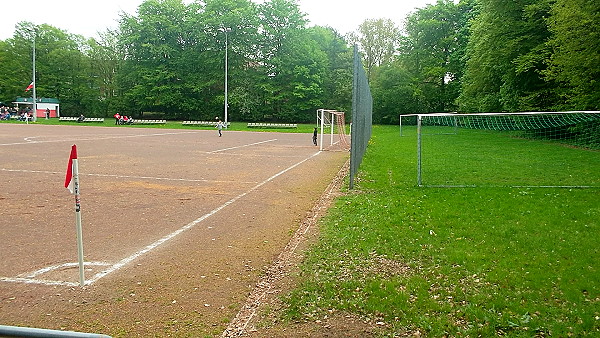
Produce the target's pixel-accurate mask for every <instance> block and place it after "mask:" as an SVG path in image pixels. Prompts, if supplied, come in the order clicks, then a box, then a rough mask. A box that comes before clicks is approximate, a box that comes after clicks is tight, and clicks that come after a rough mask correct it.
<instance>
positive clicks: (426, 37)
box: [400, 0, 474, 112]
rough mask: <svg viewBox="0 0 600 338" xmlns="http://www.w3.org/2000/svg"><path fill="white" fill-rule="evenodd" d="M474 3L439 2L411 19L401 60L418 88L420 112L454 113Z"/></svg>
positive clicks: (413, 14)
mask: <svg viewBox="0 0 600 338" xmlns="http://www.w3.org/2000/svg"><path fill="white" fill-rule="evenodd" d="M473 6H474V4H473V1H462V2H460V3H459V4H455V3H454V2H453V1H451V0H439V1H438V2H437V3H436V4H435V5H428V6H426V7H425V8H422V9H419V10H417V11H416V12H414V13H412V14H411V15H409V16H408V18H407V20H406V28H405V29H406V33H407V35H406V36H405V37H404V38H403V41H402V47H401V49H400V51H401V54H400V60H402V62H403V64H404V66H405V67H406V68H407V69H408V70H410V72H411V73H412V74H413V76H414V79H413V81H414V82H415V85H416V86H417V87H418V91H417V92H416V94H417V95H416V97H417V98H418V99H419V102H420V104H419V107H418V111H420V112H445V111H451V110H455V109H456V106H455V104H454V102H455V100H456V98H457V96H458V93H459V89H460V78H461V76H462V69H463V68H464V64H463V55H464V51H465V47H466V42H467V37H465V32H466V27H467V25H468V22H469V19H470V17H471V16H472V9H473Z"/></svg>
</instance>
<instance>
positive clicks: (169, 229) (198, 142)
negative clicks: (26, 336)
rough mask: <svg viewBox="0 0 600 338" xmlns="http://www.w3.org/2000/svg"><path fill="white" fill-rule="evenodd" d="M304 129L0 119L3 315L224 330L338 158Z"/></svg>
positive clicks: (164, 332) (197, 332) (131, 332)
mask: <svg viewBox="0 0 600 338" xmlns="http://www.w3.org/2000/svg"><path fill="white" fill-rule="evenodd" d="M311 136H312V135H310V134H283V133H263V132H231V131H225V132H224V135H223V137H218V134H217V131H216V130H201V131H196V130H175V129H173V130H169V129H154V128H152V129H142V128H127V127H114V128H112V127H92V126H48V125H45V126H44V125H17V124H0V239H1V241H0V255H1V257H2V259H1V260H0V324H1V325H14V326H28V327H39V328H46V329H58V330H71V331H83V332H95V333H102V334H107V335H112V336H122V337H129V336H140V337H141V336H190V337H192V336H193V337H196V336H218V335H221V333H222V332H223V331H224V329H225V328H226V327H227V325H228V323H229V322H230V321H231V320H232V319H233V318H234V317H235V316H236V314H237V312H238V311H239V310H240V308H241V307H242V305H243V304H244V302H245V301H246V298H247V297H248V295H249V293H250V292H251V290H253V288H254V286H255V285H256V283H257V282H258V281H259V279H260V277H261V275H262V274H263V273H264V272H265V271H266V269H267V268H268V266H270V265H271V263H272V262H273V261H274V259H275V258H276V257H277V256H278V254H279V253H280V252H281V251H282V250H283V248H284V247H285V246H286V244H287V242H288V241H289V240H290V238H291V237H292V235H293V234H294V232H295V231H296V229H297V228H298V226H299V224H300V223H301V222H302V221H303V219H305V218H306V217H307V214H308V213H309V212H310V211H311V208H312V207H313V205H314V204H315V203H316V202H317V200H318V199H319V197H320V195H321V194H322V193H323V191H324V190H325V188H326V187H327V186H328V184H329V182H331V180H332V179H333V177H334V176H335V175H336V174H337V173H338V171H339V170H340V168H341V167H342V166H343V164H344V162H345V161H346V160H347V158H348V153H347V152H339V151H337V152H336V151H325V152H319V151H318V148H317V147H315V146H314V145H312V140H311ZM73 144H76V145H77V148H78V153H79V171H80V186H81V216H82V223H83V246H84V255H85V280H86V286H85V287H84V288H81V287H80V286H79V283H78V280H79V279H78V276H79V273H78V266H77V243H76V230H75V229H76V228H75V212H74V209H75V205H74V202H75V201H74V196H73V195H71V194H70V193H69V192H68V190H67V189H65V188H64V179H65V172H66V167H67V162H68V157H69V152H70V149H71V145H73Z"/></svg>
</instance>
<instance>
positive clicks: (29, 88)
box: [25, 82, 33, 92]
mask: <svg viewBox="0 0 600 338" xmlns="http://www.w3.org/2000/svg"><path fill="white" fill-rule="evenodd" d="M31 88H33V82H32V83H30V84H29V86H27V88H25V91H26V92H28V91H30V90H31Z"/></svg>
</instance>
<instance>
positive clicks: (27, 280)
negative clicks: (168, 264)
mask: <svg viewBox="0 0 600 338" xmlns="http://www.w3.org/2000/svg"><path fill="white" fill-rule="evenodd" d="M320 153H321V151H318V152H316V153H314V154H312V155H310V156H308V157H307V158H304V159H303V160H301V161H300V162H297V163H295V164H293V165H292V166H290V167H288V168H286V169H284V170H282V171H280V172H278V173H276V174H275V175H273V176H271V177H269V178H267V179H266V180H264V181H262V182H260V183H258V184H256V185H255V186H253V187H251V188H250V189H248V190H247V191H245V192H243V193H241V194H239V195H237V196H235V197H234V198H232V199H230V200H228V201H227V202H225V203H223V204H221V205H220V206H218V207H216V208H214V209H213V210H211V211H209V212H208V213H206V214H204V215H202V216H201V217H199V218H197V219H195V220H193V221H191V222H190V223H188V224H186V225H185V226H183V227H181V228H179V229H177V230H175V231H173V232H171V233H170V234H168V235H166V236H164V237H162V238H160V239H158V240H157V241H155V242H153V243H152V244H149V245H147V246H146V247H144V248H143V249H142V250H139V251H137V252H135V253H134V254H132V255H130V256H128V257H126V258H123V259H121V260H120V261H118V262H117V263H114V264H112V265H111V264H110V263H103V262H88V263H86V264H88V265H92V264H93V265H108V266H109V267H108V268H107V269H105V270H103V271H101V272H99V273H96V274H95V275H93V276H92V277H91V278H90V279H87V280H85V282H84V284H85V285H92V284H94V283H95V282H97V281H98V280H100V279H101V278H103V277H105V276H107V275H109V274H111V273H113V272H115V271H118V270H120V269H121V268H123V267H124V266H126V265H128V264H129V263H131V262H133V261H134V260H136V259H138V258H140V257H142V256H143V255H145V254H147V253H149V252H150V251H152V250H154V249H156V248H158V247H159V246H160V245H162V244H164V243H166V242H168V241H169V240H171V239H173V238H175V237H176V236H178V235H180V234H181V233H183V232H185V231H187V230H190V229H192V228H193V227H195V226H196V225H198V224H199V223H201V222H202V221H204V220H205V219H207V218H209V217H211V216H213V215H215V214H216V213H218V212H219V211H221V210H223V209H225V208H226V207H227V206H229V205H231V204H233V203H235V202H237V201H238V200H239V199H241V198H243V197H244V196H246V195H248V194H250V193H251V192H253V191H255V190H257V189H258V188H260V187H262V186H263V185H265V184H267V183H269V182H271V181H273V180H274V179H276V178H277V177H279V176H281V175H283V174H285V173H287V172H288V171H290V170H292V169H294V168H296V167H298V166H299V165H301V164H303V163H304V162H306V161H308V160H310V159H312V158H313V157H315V156H317V155H319V154H320ZM67 264H69V263H67ZM51 268H54V266H53V267H50V268H44V269H41V270H38V271H42V270H43V271H45V270H49V269H51ZM37 274H38V273H37V272H34V273H30V274H29V275H37ZM25 275H27V274H25ZM0 281H4V282H17V283H28V284H44V285H62V286H77V285H79V283H74V282H67V281H52V280H44V279H35V278H27V277H16V278H10V277H0Z"/></svg>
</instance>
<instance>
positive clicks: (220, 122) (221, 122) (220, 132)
mask: <svg viewBox="0 0 600 338" xmlns="http://www.w3.org/2000/svg"><path fill="white" fill-rule="evenodd" d="M215 128H217V129H218V130H219V137H221V136H223V132H222V131H223V121H221V119H218V122H217V125H216V126H215Z"/></svg>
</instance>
